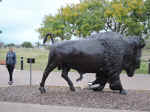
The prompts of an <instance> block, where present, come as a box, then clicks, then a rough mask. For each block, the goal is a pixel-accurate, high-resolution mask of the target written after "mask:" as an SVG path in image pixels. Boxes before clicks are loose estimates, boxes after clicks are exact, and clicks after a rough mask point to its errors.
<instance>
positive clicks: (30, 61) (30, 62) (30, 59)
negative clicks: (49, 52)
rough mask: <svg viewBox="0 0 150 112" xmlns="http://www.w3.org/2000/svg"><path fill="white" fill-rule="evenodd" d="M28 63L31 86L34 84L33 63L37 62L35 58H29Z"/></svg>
mask: <svg viewBox="0 0 150 112" xmlns="http://www.w3.org/2000/svg"><path fill="white" fill-rule="evenodd" d="M27 63H29V64H30V87H31V86H32V64H33V63H35V58H27Z"/></svg>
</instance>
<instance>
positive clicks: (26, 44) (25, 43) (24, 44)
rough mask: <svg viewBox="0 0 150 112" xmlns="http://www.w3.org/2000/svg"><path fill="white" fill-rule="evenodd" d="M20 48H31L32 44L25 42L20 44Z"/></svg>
mask: <svg viewBox="0 0 150 112" xmlns="http://www.w3.org/2000/svg"><path fill="white" fill-rule="evenodd" d="M21 46H22V47H24V48H33V46H32V43H31V42H27V41H26V42H23V43H22V44H21Z"/></svg>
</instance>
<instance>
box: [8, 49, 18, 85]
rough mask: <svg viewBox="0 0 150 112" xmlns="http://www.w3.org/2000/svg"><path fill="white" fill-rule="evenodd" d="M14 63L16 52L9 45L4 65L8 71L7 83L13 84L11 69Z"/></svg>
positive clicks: (12, 69)
mask: <svg viewBox="0 0 150 112" xmlns="http://www.w3.org/2000/svg"><path fill="white" fill-rule="evenodd" d="M15 65H16V53H15V52H14V50H13V48H12V47H10V48H9V51H8V52H7V55H6V67H7V70H8V73H9V82H8V84H9V85H12V84H13V71H14V68H15Z"/></svg>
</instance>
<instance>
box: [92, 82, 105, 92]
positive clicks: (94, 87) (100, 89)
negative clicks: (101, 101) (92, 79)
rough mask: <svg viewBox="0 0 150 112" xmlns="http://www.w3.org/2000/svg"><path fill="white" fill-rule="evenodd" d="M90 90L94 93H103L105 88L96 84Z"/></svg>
mask: <svg viewBox="0 0 150 112" xmlns="http://www.w3.org/2000/svg"><path fill="white" fill-rule="evenodd" d="M90 88H91V89H92V90H93V91H102V90H103V89H104V86H101V85H100V84H95V85H92V86H91V87H90Z"/></svg>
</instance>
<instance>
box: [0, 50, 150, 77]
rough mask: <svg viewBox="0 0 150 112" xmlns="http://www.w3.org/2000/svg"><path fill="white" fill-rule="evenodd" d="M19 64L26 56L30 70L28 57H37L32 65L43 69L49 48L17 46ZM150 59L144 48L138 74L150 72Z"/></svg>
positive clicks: (2, 55)
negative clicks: (149, 67) (149, 64)
mask: <svg viewBox="0 0 150 112" xmlns="http://www.w3.org/2000/svg"><path fill="white" fill-rule="evenodd" d="M7 51H8V49H4V48H3V49H2V48H0V60H5V56H6V53H7ZM15 52H16V55H17V65H16V68H17V69H20V59H21V57H24V69H25V70H29V67H30V65H29V64H28V63H27V58H35V64H33V65H32V68H33V70H41V71H43V70H44V68H45V66H46V64H47V60H48V53H49V51H48V50H45V49H37V48H16V49H15ZM149 59H150V49H144V50H143V55H142V62H141V66H140V69H137V70H136V73H137V74H148V62H147V60H149Z"/></svg>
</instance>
